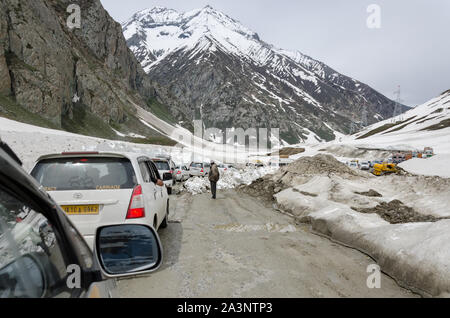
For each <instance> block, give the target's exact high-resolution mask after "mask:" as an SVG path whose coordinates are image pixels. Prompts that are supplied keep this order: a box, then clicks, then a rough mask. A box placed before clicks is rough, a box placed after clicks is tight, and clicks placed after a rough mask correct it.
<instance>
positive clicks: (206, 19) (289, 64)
mask: <svg viewBox="0 0 450 318" xmlns="http://www.w3.org/2000/svg"><path fill="white" fill-rule="evenodd" d="M123 31H124V35H125V38H126V40H127V44H128V46H129V47H130V48H131V50H132V51H133V52H134V54H135V56H136V57H137V59H138V61H139V62H141V64H142V66H143V67H144V70H145V71H146V72H147V73H148V75H149V77H150V78H151V79H152V80H154V81H156V82H157V83H159V84H160V85H161V86H162V87H164V88H166V89H167V90H168V91H169V92H170V93H171V95H172V96H174V97H176V99H177V100H176V102H173V103H172V102H171V101H170V100H166V103H167V104H168V105H170V109H171V113H172V115H173V116H174V117H175V118H176V119H177V120H178V121H182V119H181V115H183V116H184V117H185V118H190V119H193V118H197V119H198V118H200V117H201V118H202V119H203V121H204V123H205V125H206V126H207V127H218V128H221V129H224V128H231V127H242V128H249V127H278V128H280V129H281V137H282V138H283V139H284V140H285V141H287V142H290V143H296V142H299V141H307V140H318V139H324V140H331V139H334V138H335V133H334V132H335V131H338V132H341V133H348V132H349V131H350V127H351V125H352V123H354V122H359V121H361V118H362V117H363V115H362V114H363V113H364V112H365V113H366V114H367V121H368V123H369V124H372V123H375V122H378V121H380V120H384V119H387V118H389V117H391V116H392V114H393V113H394V107H395V104H394V102H392V101H391V100H389V99H388V98H386V97H385V96H383V95H382V94H380V93H378V92H376V91H375V90H373V89H372V88H370V87H369V86H367V85H365V84H363V83H361V82H359V81H357V80H354V79H351V78H349V77H347V76H344V75H342V74H339V73H338V72H336V71H334V70H333V69H332V68H330V67H328V66H327V65H325V64H324V63H321V62H319V61H316V60H314V59H312V58H310V57H308V56H306V55H304V54H302V53H300V52H289V51H285V50H282V49H278V48H276V47H274V46H272V45H269V44H268V43H266V42H264V41H262V40H261V39H260V38H259V36H258V34H256V33H255V32H253V31H251V30H249V29H247V28H246V27H245V26H243V25H242V24H240V23H239V22H238V21H236V20H234V19H232V18H230V17H228V16H226V15H225V14H223V13H221V12H219V11H216V10H214V9H213V8H211V7H209V6H207V7H205V8H203V9H199V10H193V11H190V12H186V13H178V12H177V11H175V10H171V9H166V8H161V7H157V8H154V9H148V10H144V11H141V12H138V13H136V14H135V15H134V16H133V17H132V18H131V19H130V20H129V21H127V22H125V23H124V24H123ZM364 109H365V110H364Z"/></svg>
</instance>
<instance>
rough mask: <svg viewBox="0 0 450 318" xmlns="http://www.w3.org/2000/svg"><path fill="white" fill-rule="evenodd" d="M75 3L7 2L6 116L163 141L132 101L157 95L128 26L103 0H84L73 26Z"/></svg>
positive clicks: (2, 50) (1, 59)
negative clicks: (125, 32) (128, 41)
mask: <svg viewBox="0 0 450 318" xmlns="http://www.w3.org/2000/svg"><path fill="white" fill-rule="evenodd" d="M72 3H74V2H73V1H71V0H33V1H29V0H1V1H0V78H1V82H0V115H2V116H5V117H9V118H11V119H15V120H19V121H33V120H37V119H36V118H39V119H42V120H41V121H40V122H41V123H45V125H46V126H51V127H52V128H61V129H65V130H68V131H73V132H78V133H83V134H89V135H94V136H99V137H106V138H117V137H118V135H117V133H115V132H114V130H113V128H114V129H116V130H117V131H121V132H122V133H123V134H124V135H130V136H131V135H134V134H136V133H138V134H139V135H141V137H149V138H159V137H160V136H159V137H158V133H156V132H155V131H153V130H152V129H150V128H148V127H147V126H145V125H143V124H142V123H140V121H139V120H138V119H137V118H136V117H135V109H134V107H133V106H132V103H137V104H140V105H146V103H148V101H149V100H153V99H155V98H156V94H155V89H154V85H153V84H152V83H151V81H150V79H149V78H148V77H147V76H146V74H145V72H144V71H143V70H142V68H141V66H140V64H139V63H138V61H137V60H136V58H135V57H134V55H133V53H132V52H131V51H130V50H129V49H128V47H127V45H126V42H125V39H124V37H123V34H122V28H121V25H120V24H118V23H117V22H115V21H114V20H113V19H112V18H111V17H110V16H109V14H108V13H107V12H106V11H105V10H104V8H103V7H102V5H101V3H100V1H99V0H81V1H76V4H77V5H79V7H80V9H81V11H80V13H81V24H80V28H73V29H70V28H69V26H68V24H67V20H68V18H69V16H70V15H71V13H73V12H68V7H69V5H70V4H72ZM140 139H142V140H141V141H144V142H145V140H146V139H145V138H140ZM147 141H148V140H147Z"/></svg>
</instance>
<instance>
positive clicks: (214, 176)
mask: <svg viewBox="0 0 450 318" xmlns="http://www.w3.org/2000/svg"><path fill="white" fill-rule="evenodd" d="M219 179H220V173H219V168H218V167H217V165H216V163H215V162H214V161H212V160H211V169H210V170H209V181H210V182H211V193H212V198H213V199H214V200H215V199H216V192H217V182H219Z"/></svg>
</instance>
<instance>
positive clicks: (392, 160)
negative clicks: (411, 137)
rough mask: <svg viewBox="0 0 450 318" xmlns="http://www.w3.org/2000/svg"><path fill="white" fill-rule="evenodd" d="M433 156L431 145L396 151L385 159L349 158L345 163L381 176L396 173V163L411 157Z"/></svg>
mask: <svg viewBox="0 0 450 318" xmlns="http://www.w3.org/2000/svg"><path fill="white" fill-rule="evenodd" d="M432 156H434V150H433V148H431V147H425V149H424V151H422V152H421V151H409V152H396V153H393V154H392V156H391V157H389V158H387V159H376V160H373V161H368V160H366V161H359V160H356V159H354V160H351V161H347V162H346V164H347V166H349V167H350V168H354V169H360V170H365V171H370V172H371V173H372V174H374V175H376V176H382V175H386V174H391V173H396V172H397V171H398V169H397V165H399V164H400V163H402V162H404V161H407V160H410V159H413V158H430V157H432Z"/></svg>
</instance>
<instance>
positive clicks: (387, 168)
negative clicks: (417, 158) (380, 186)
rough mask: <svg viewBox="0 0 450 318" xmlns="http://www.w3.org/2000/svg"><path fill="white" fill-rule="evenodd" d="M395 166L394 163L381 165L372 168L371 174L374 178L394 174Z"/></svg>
mask: <svg viewBox="0 0 450 318" xmlns="http://www.w3.org/2000/svg"><path fill="white" fill-rule="evenodd" d="M396 172H397V165H396V164H395V163H382V164H379V163H377V164H375V165H374V166H373V171H372V173H373V174H374V175H376V176H383V175H385V174H390V173H396Z"/></svg>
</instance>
